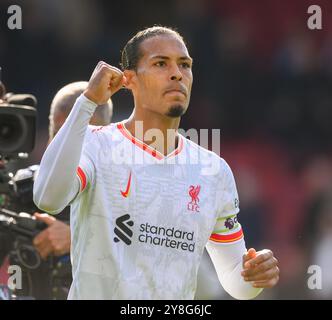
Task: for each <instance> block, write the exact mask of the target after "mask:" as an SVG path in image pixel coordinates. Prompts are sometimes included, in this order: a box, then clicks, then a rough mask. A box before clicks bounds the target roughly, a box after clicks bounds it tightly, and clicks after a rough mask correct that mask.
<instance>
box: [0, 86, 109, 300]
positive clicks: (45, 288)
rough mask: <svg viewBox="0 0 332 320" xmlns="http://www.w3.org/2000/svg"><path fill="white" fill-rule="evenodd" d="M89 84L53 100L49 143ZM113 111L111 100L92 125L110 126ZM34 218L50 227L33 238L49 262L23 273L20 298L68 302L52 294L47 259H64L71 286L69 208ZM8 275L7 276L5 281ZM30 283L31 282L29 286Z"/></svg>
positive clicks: (4, 270)
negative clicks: (35, 270) (30, 297)
mask: <svg viewBox="0 0 332 320" xmlns="http://www.w3.org/2000/svg"><path fill="white" fill-rule="evenodd" d="M87 84H88V82H84V81H80V82H73V83H70V84H68V85H66V86H64V87H63V88H61V89H60V90H59V91H58V92H57V94H56V95H55V97H54V98H53V101H52V103H51V108H50V115H49V141H48V144H49V143H50V142H51V141H52V139H53V138H54V136H55V135H56V134H57V132H58V131H59V129H60V128H61V126H62V125H63V123H64V122H65V120H66V118H67V117H68V115H69V113H70V111H71V109H72V106H73V105H74V103H75V100H76V99H77V97H79V96H80V95H81V93H82V92H83V91H84V90H85V89H86V87H87ZM112 109H113V106H112V102H111V100H109V101H108V103H107V104H105V105H104V106H101V107H100V108H98V109H97V110H96V112H95V114H94V115H93V117H92V119H91V121H90V124H93V125H101V126H103V125H108V124H109V123H110V122H111V117H112ZM0 161H1V160H0ZM24 170H26V169H24ZM37 170H38V169H37ZM34 216H35V218H36V219H37V220H39V221H42V222H44V223H45V224H46V225H47V228H46V229H44V230H43V231H41V232H39V233H38V234H37V235H36V236H35V237H34V238H33V245H34V247H35V248H36V250H37V251H38V252H39V254H40V256H41V258H42V259H43V260H44V261H45V263H42V264H41V266H40V268H38V270H37V272H34V273H33V274H32V276H31V275H29V276H28V277H27V276H26V275H24V274H23V279H22V291H21V292H19V291H17V295H18V296H20V295H23V296H25V295H28V296H30V295H32V296H33V297H34V298H36V299H51V298H54V297H55V296H56V298H57V299H62V298H63V299H65V298H66V293H65V292H61V293H58V294H53V293H51V289H52V290H54V281H51V280H50V279H52V277H51V276H50V270H49V267H48V266H49V264H47V263H46V260H47V261H49V259H48V258H50V259H51V260H52V257H53V256H56V257H59V258H60V259H62V261H63V265H66V267H65V268H63V270H62V271H60V272H58V273H65V276H64V277H63V278H65V279H66V281H64V283H66V284H67V278H68V276H67V274H69V278H70V279H69V281H71V277H70V276H71V266H70V261H69V256H68V254H69V252H70V227H69V219H70V218H69V207H67V208H65V209H64V211H63V212H62V213H61V214H60V215H59V216H58V219H56V218H54V217H52V216H50V215H48V214H46V213H38V212H36V213H35V214H34ZM62 256H63V257H62ZM63 258H64V259H63ZM0 264H1V262H0ZM51 265H53V264H51ZM8 266H9V259H6V260H5V262H4V264H3V266H2V268H0V280H2V281H1V282H2V283H6V282H7V281H6V280H8V274H7V270H8ZM0 267H1V265H0ZM68 267H69V268H68ZM1 269H2V270H1ZM68 269H69V272H68ZM54 271H55V270H51V272H53V274H54ZM57 271H58V270H57ZM4 275H5V276H6V277H5V278H4ZM58 276H59V278H61V274H59V275H58ZM1 278H2V279H1ZM53 278H55V277H53ZM52 280H54V279H52ZM27 281H28V283H26V282H27ZM1 282H0V284H1ZM52 286H53V287H52ZM26 287H29V290H28V292H29V293H27V291H26V290H25V288H26ZM31 287H33V289H34V290H32V291H31V290H30V288H31ZM51 287H52V288H51ZM60 287H61V291H63V290H66V289H67V287H66V285H65V286H64V285H63V284H61V285H60ZM68 289H69V284H68ZM31 292H32V293H31Z"/></svg>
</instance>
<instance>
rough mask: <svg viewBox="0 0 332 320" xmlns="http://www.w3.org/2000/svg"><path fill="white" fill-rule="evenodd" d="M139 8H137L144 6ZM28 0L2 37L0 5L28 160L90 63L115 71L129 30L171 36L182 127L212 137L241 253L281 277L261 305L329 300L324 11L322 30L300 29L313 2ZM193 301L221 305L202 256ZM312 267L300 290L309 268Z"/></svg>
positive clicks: (331, 45) (120, 112)
mask: <svg viewBox="0 0 332 320" xmlns="http://www.w3.org/2000/svg"><path fill="white" fill-rule="evenodd" d="M143 2H144V4H143ZM143 2H141V1H126V2H125V3H123V2H113V1H106V0H99V1H93V0H70V1H65V0H57V1H51V0H29V1H16V4H18V5H20V6H21V7H22V13H23V29H22V30H16V31H12V30H9V29H8V28H6V25H5V23H3V21H6V19H7V18H8V14H7V8H8V6H9V5H10V4H11V3H10V1H7V0H3V1H1V3H0V17H1V20H0V21H1V23H2V25H1V28H0V65H1V66H2V68H3V79H2V80H3V82H4V83H5V84H6V86H7V88H8V89H9V90H11V91H15V92H24V93H33V94H34V95H36V97H37V98H38V102H39V105H38V112H39V117H38V137H37V144H36V148H35V150H34V152H33V153H32V154H31V157H30V159H29V163H31V164H32V163H38V162H39V160H40V158H41V155H42V153H43V151H44V149H45V146H46V143H47V127H48V113H49V106H50V103H51V99H52V97H53V96H54V93H55V92H56V91H57V90H58V89H59V88H60V87H62V86H63V85H65V84H66V83H69V82H72V81H78V80H88V78H89V76H90V74H91V71H92V70H93V68H94V66H95V65H96V63H97V62H98V61H99V60H105V61H107V62H108V63H110V64H112V65H115V66H119V61H120V51H121V49H122V48H123V46H124V45H125V43H126V41H127V40H128V39H129V38H130V37H131V36H132V35H133V34H134V33H136V31H138V30H139V29H141V28H143V27H146V26H150V25H153V24H161V25H167V26H171V27H175V28H177V29H178V31H179V32H180V33H181V34H183V36H184V38H185V40H186V42H187V45H188V48H189V51H190V54H191V56H192V57H193V59H194V64H193V72H194V85H193V90H192V98H191V104H190V108H189V110H188V112H187V114H186V115H185V116H184V117H183V120H182V122H181V127H182V128H184V129H189V128H197V129H200V128H209V129H212V128H219V129H221V135H222V136H221V137H222V141H221V154H222V157H223V158H224V159H225V160H226V161H227V162H228V163H229V164H230V166H231V167H232V169H233V172H234V175H235V179H236V182H237V186H238V190H239V196H240V208H241V212H240V215H239V220H240V222H241V223H242V225H243V227H244V230H245V235H246V242H247V246H248V247H255V248H257V249H262V248H264V247H268V248H271V249H272V250H273V251H274V253H275V255H276V256H277V257H278V259H279V261H280V269H281V280H280V285H278V286H277V288H276V289H273V290H270V291H268V290H267V291H266V292H265V293H264V294H263V295H262V296H261V298H263V299H264V298H266V299H270V298H271V299H300V298H304V299H308V298H323V299H325V298H327V299H332V276H331V274H330V273H329V270H330V267H332V252H331V249H330V248H331V247H332V153H331V151H332V148H331V146H332V145H331V139H332V125H331V119H332V90H331V88H332V2H331V1H328V0H326V1H324V0H317V1H314V2H315V4H317V5H320V6H321V8H322V14H323V16H322V21H323V28H322V30H310V29H309V28H308V26H307V19H308V18H309V16H310V15H309V14H308V13H307V9H308V7H309V5H311V4H313V3H312V1H306V0H292V1H288V2H286V1H284V2H280V1H274V0H265V1H259V0H251V1H246V0H178V1H177V0H170V1H152V0H149V1H143ZM113 103H114V117H113V121H118V120H121V119H124V118H125V117H127V116H129V114H130V112H131V110H132V107H133V102H132V100H131V96H130V94H129V93H128V92H119V93H118V94H117V95H115V96H114V98H113ZM203 261H204V262H203V264H202V268H201V270H200V280H199V283H198V288H199V290H198V294H197V297H198V298H201V299H209V298H214V299H219V298H220V299H224V298H225V297H226V296H225V294H224V293H223V292H222V290H221V289H220V287H219V284H218V283H216V280H215V275H214V271H213V267H212V265H211V263H210V262H209V260H208V259H204V260H203ZM310 265H318V266H320V267H321V270H322V289H321V290H310V289H309V288H308V285H307V281H308V279H309V277H310V274H309V273H308V267H309V266H310Z"/></svg>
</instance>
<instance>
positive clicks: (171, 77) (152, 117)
mask: <svg viewBox="0 0 332 320" xmlns="http://www.w3.org/2000/svg"><path fill="white" fill-rule="evenodd" d="M140 49H141V52H142V57H141V58H140V60H139V62H138V65H137V69H136V70H125V71H124V72H122V71H121V70H119V69H117V68H115V67H113V66H110V65H109V64H107V63H105V62H103V61H101V62H99V64H98V65H97V67H96V68H95V70H94V72H93V74H92V76H91V78H90V81H89V85H88V88H87V90H85V92H84V94H85V96H86V97H87V98H88V99H90V100H91V101H93V102H95V103H96V104H98V105H99V104H103V103H105V102H106V101H107V100H108V99H109V98H110V97H111V96H112V95H113V94H115V93H116V92H117V91H118V90H120V89H121V88H122V87H123V86H125V87H127V88H128V89H130V90H131V91H132V93H133V97H134V103H135V108H134V110H133V113H132V114H131V116H130V118H129V119H128V121H127V122H126V123H125V126H126V128H127V129H128V130H129V131H130V132H131V134H132V135H133V136H135V121H143V122H144V127H143V131H144V132H143V134H144V133H145V132H146V131H147V130H149V129H153V128H157V129H159V130H160V131H161V132H162V133H163V136H164V137H167V138H168V140H167V139H165V140H167V141H164V142H163V143H162V144H160V143H159V144H158V143H156V144H154V147H155V148H156V149H157V150H158V151H159V152H161V153H163V154H164V155H167V154H169V153H170V152H172V151H173V150H174V148H175V147H176V145H177V130H178V128H179V124H180V119H181V115H182V114H183V113H184V112H185V111H186V110H187V108H188V105H189V100H190V93H191V87H192V82H193V75H192V59H191V58H190V56H189V53H188V50H187V48H186V46H185V44H184V43H183V41H182V40H181V39H180V38H179V37H178V36H176V35H173V34H170V35H158V36H153V37H152V38H148V39H146V40H144V41H143V42H142V43H141V45H140ZM174 107H176V108H177V109H180V110H181V115H179V116H176V117H174V116H170V115H169V113H170V110H172V108H174ZM167 129H173V134H171V135H167ZM138 138H140V137H138ZM141 140H142V139H141ZM144 142H145V143H147V144H149V142H150V141H144ZM150 143H151V142H150ZM163 144H164V145H163ZM241 275H242V276H243V278H244V280H245V281H247V282H251V284H252V285H253V286H254V287H256V288H271V287H273V286H275V285H276V284H277V282H278V281H279V268H278V261H277V259H276V258H275V257H274V255H273V252H272V251H271V250H268V249H264V250H261V251H256V250H255V249H249V250H248V252H247V253H245V254H244V256H243V271H242V273H241Z"/></svg>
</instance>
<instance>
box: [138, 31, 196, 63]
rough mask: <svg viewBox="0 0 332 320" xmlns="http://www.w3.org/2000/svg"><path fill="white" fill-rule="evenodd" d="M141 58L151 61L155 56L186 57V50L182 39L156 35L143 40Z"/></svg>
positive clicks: (174, 36)
mask: <svg viewBox="0 0 332 320" xmlns="http://www.w3.org/2000/svg"><path fill="white" fill-rule="evenodd" d="M141 50H142V53H143V57H145V58H147V59H152V58H153V57H157V56H159V57H160V56H164V57H177V58H180V57H188V58H190V56H189V53H188V49H187V47H186V45H185V44H184V42H183V41H182V39H180V38H179V37H178V36H176V35H168V34H167V35H157V36H153V37H151V38H149V39H146V40H144V42H143V43H142V46H141Z"/></svg>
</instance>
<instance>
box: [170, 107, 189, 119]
mask: <svg viewBox="0 0 332 320" xmlns="http://www.w3.org/2000/svg"><path fill="white" fill-rule="evenodd" d="M185 113H186V108H185V107H184V106H182V105H180V104H178V105H173V106H171V107H170V108H169V109H168V111H167V113H166V116H167V117H170V118H179V117H181V116H183V115H184V114H185Z"/></svg>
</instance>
